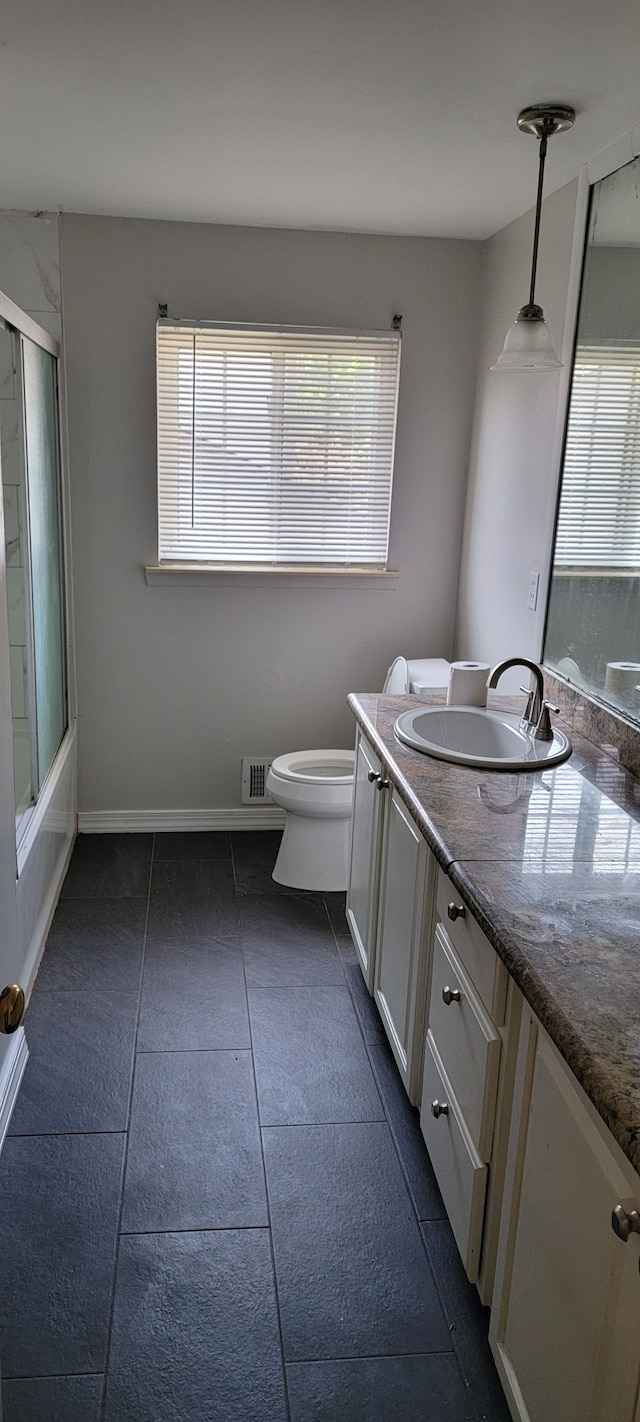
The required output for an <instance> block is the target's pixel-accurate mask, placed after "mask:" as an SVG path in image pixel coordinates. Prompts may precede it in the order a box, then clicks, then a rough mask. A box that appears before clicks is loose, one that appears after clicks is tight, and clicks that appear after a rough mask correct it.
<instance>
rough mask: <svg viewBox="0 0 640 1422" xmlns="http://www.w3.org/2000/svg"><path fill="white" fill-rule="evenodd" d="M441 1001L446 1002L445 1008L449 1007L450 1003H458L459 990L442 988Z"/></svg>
mask: <svg viewBox="0 0 640 1422" xmlns="http://www.w3.org/2000/svg"><path fill="white" fill-rule="evenodd" d="M442 1001H443V1002H446V1004H447V1007H450V1006H451V1003H452V1002H459V1001H460V989H459V988H450V987H443V989H442Z"/></svg>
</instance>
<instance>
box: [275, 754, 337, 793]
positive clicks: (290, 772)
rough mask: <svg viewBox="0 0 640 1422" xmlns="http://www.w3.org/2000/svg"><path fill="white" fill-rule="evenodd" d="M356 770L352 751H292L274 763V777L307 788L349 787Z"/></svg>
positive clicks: (278, 757)
mask: <svg viewBox="0 0 640 1422" xmlns="http://www.w3.org/2000/svg"><path fill="white" fill-rule="evenodd" d="M353 767H354V753H353V751H349V750H322V751H317V750H310V751H290V752H289V753H288V754H287V755H279V756H276V759H275V760H274V761H272V762H271V771H272V773H273V774H274V775H279V776H280V778H281V779H282V780H290V781H293V782H299V783H301V784H306V785H345V784H348V783H350V782H351V781H352V780H353Z"/></svg>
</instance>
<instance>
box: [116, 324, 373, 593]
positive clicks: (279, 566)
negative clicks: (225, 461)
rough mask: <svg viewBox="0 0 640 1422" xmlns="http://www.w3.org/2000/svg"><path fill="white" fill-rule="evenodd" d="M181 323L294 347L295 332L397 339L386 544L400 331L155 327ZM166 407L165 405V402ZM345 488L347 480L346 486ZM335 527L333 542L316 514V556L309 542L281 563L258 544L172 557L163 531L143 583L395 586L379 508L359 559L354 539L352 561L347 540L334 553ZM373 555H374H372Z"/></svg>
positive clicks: (366, 344) (327, 337)
mask: <svg viewBox="0 0 640 1422" xmlns="http://www.w3.org/2000/svg"><path fill="white" fill-rule="evenodd" d="M181 328H186V330H187V331H189V332H197V331H202V332H210V333H214V337H215V336H217V334H218V333H219V332H222V333H224V332H229V333H230V334H233V335H236V334H237V335H239V336H241V337H242V336H244V337H245V338H246V336H247V335H248V336H251V335H253V333H254V332H255V333H256V337H257V339H259V338H262V339H264V337H265V336H267V338H269V337H273V336H275V337H276V338H277V337H280V336H284V337H285V339H291V338H293V340H294V348H295V339H296V338H300V337H301V338H302V344H303V346H304V344H305V343H306V341H307V340H309V339H311V341H313V340H314V338H316V337H317V339H318V347H319V348H322V345H323V343H324V344H325V348H326V343H327V342H329V343H330V342H331V340H332V338H334V337H335V341H336V346H337V348H338V349H339V346H340V342H341V341H343V342H344V341H345V338H346V339H347V340H348V341H353V340H354V338H355V341H356V342H357V343H358V344H359V343H360V342H362V346H363V348H364V349H365V350H366V349H367V348H369V349H370V348H372V346H373V348H375V344H379V346H382V347H383V346H384V345H385V344H387V343H388V345H389V346H391V345H392V344H394V345H396V347H397V354H396V356H395V362H396V364H395V380H394V382H393V385H392V386H389V385H387V396H386V398H387V411H388V410H389V408H390V406H389V391H390V390H392V391H393V395H394V411H393V419H392V425H391V431H390V432H391V441H390V456H388V457H390V459H391V463H390V466H389V468H388V471H387V473H386V474H385V473H383V474H382V483H381V484H380V488H381V489H385V488H386V490H387V493H386V498H387V505H386V513H385V518H386V534H385V537H386V544H387V546H388V537H389V524H390V516H391V487H392V478H393V446H394V443H395V425H396V416H397V393H398V381H399V354H400V350H399V340H400V333H399V331H395V330H394V331H385V332H380V331H376V332H368V331H356V332H354V331H344V330H341V331H334V330H324V329H322V328H309V329H306V328H300V327H264V326H250V325H238V324H233V325H232V324H230V323H214V322H193V321H190V322H186V321H185V322H179V321H169V320H161V321H159V322H158V331H159V333H160V332H161V331H162V330H163V329H164V330H165V332H166V333H167V335H168V336H169V338H170V335H171V334H173V333H175V334H177V335H178V338H179V337H180V330H181ZM161 360H162V357H159V362H158V372H159V376H158V378H159V381H160V378H161V377H160V370H161ZM387 369H388V366H387ZM392 369H393V367H392ZM387 381H388V376H387ZM394 387H395V388H394ZM383 388H384V387H383ZM205 392H206V387H205ZM169 398H171V397H169ZM204 398H207V395H206V393H205V397H204ZM216 398H218V397H216ZM158 407H159V409H158V417H159V485H160V484H161V483H162V480H163V477H164V478H165V480H166V477H167V474H166V472H165V473H164V474H163V473H161V472H160V468H161V450H162V448H163V444H162V440H163V434H161V430H160V425H161V421H162V418H163V416H162V413H161V411H162V406H161V401H160V397H159V400H158ZM169 408H170V407H169ZM205 408H206V407H205ZM337 408H338V410H339V408H340V407H339V406H338V407H337ZM225 409H226V405H225ZM295 409H296V407H295V406H294V411H295ZM225 418H226V416H225ZM378 418H379V415H376V419H378ZM205 428H206V426H205ZM169 429H170V433H169V445H168V446H167V445H166V443H165V445H164V449H167V448H168V450H169V458H170V459H172V458H174V455H173V445H174V444H175V436H174V435H173V432H172V429H171V426H169ZM389 429H390V427H389V423H388V415H387V431H389ZM387 439H389V434H387ZM375 448H376V446H375V445H374V449H375ZM294 455H295V447H294ZM164 458H165V460H166V455H165V456H164ZM375 459H376V462H375V464H374V465H372V466H371V468H372V470H374V471H376V479H377V478H378V477H380V476H379V474H378V471H379V470H380V468H381V467H382V466H380V464H379V462H378V460H379V455H378V454H376V456H375ZM205 467H206V466H205ZM290 467H291V466H290ZM293 467H294V468H295V464H294V466H293ZM165 468H166V466H165ZM172 472H173V471H172V466H171V464H170V465H169V466H168V478H169V480H170V481H171V478H172ZM181 477H182V478H184V471H182V475H181ZM277 477H280V476H277ZM385 481H386V483H385ZM214 487H215V486H214ZM289 487H290V488H291V486H289ZM347 488H348V486H347ZM169 497H170V499H172V498H175V496H174V495H169ZM293 497H294V498H295V497H296V492H295V486H294V491H293ZM298 497H299V496H298ZM160 499H161V494H160V489H159V501H160ZM165 504H166V500H165ZM312 507H313V506H312ZM360 507H362V506H361V505H360ZM300 508H301V509H302V514H304V504H303V505H301V506H300ZM294 509H295V512H296V516H300V517H302V514H299V513H298V509H297V503H296V505H295V506H294ZM250 512H252V511H251V510H250ZM357 512H358V506H357V505H356V513H357ZM363 516H364V517H367V518H368V517H369V515H368V514H367V513H366V506H365V513H364V515H363ZM239 517H240V525H239V526H240V528H242V518H243V514H242V512H240V515H239ZM249 526H250V525H249ZM285 527H286V526H285ZM325 527H328V529H329V533H328V534H327V532H325ZM362 527H363V534H364V535H365V536H366V531H367V525H366V524H364V525H363V526H362ZM300 528H301V530H302V533H301V537H302V544H301V547H302V546H304V537H305V535H306V534H307V532H308V530H307V526H306V525H305V522H304V519H302V522H301V524H300ZM334 528H335V529H336V530H337V535H338V542H337V544H336V543H335V542H333V534H332V531H331V525H330V524H329V525H328V526H325V525H324V524H323V519H322V518H321V519H320V520H319V523H318V537H319V539H320V540H321V542H320V546H319V549H318V557H317V559H316V560H314V550H313V548H312V549H311V550H310V553H309V557H308V558H306V559H301V560H300V561H299V562H297V561H296V562H292V563H286V562H284V561H282V562H278V561H277V554H276V556H274V558H273V561H270V560H269V558H268V557H267V556H265V551H264V549H262V551H258V552H257V554H256V557H255V558H254V559H251V560H247V561H244V560H243V561H242V562H238V561H237V560H234V559H233V557H230V558H229V560H228V561H227V560H226V559H225V558H224V551H222V554H221V555H220V554H219V555H218V556H214V557H213V558H212V560H211V561H208V560H207V559H206V557H203V559H202V560H200V558H199V556H196V558H195V559H193V558H192V559H189V558H188V557H186V558H172V557H171V556H170V554H169V548H170V546H171V541H170V539H167V538H166V537H165V544H166V547H167V558H162V557H159V559H158V562H157V563H155V564H147V565H146V566H145V569H144V572H145V578H146V581H147V583H148V584H150V585H153V584H158V583H163V582H166V583H173V584H174V585H175V584H176V583H178V582H184V583H191V584H193V583H194V582H199V583H201V584H202V585H208V586H211V585H212V584H214V583H216V582H219V583H222V584H223V585H224V584H227V585H228V584H229V583H230V582H233V583H235V584H236V585H239V584H240V583H242V582H244V583H245V584H247V585H251V586H255V585H256V582H257V581H259V582H260V583H261V585H263V586H276V585H287V586H291V584H292V582H295V581H296V580H298V579H300V580H304V583H305V584H306V585H309V583H310V582H312V583H314V584H315V585H317V586H321V587H327V586H332V585H335V586H341V587H345V586H349V587H354V588H355V587H360V586H371V585H374V586H379V587H382V586H386V587H395V586H397V582H398V577H399V574H398V572H397V571H395V570H393V569H389V567H388V564H387V563H386V562H385V561H383V560H381V559H380V554H379V552H378V549H379V548H380V537H381V532H380V528H381V526H380V523H379V514H378V533H377V539H378V548H376V546H375V544H374V545H373V548H372V547H371V545H369V550H368V552H369V556H368V557H367V558H365V559H364V560H363V561H356V559H357V557H358V552H359V550H358V545H357V543H356V545H355V549H354V547H353V544H351V548H352V550H353V552H354V553H355V556H354V558H353V561H348V559H349V547H348V546H347V544H346V543H345V544H344V547H345V558H344V561H343V562H340V561H337V558H336V555H337V554H338V552H339V551H341V549H340V539H341V537H342V530H341V529H340V525H339V524H334ZM212 530H213V532H214V534H215V526H214V525H212ZM327 537H328V538H329V543H328V544H325V545H324V546H326V547H327V548H328V549H329V550H330V553H331V555H332V556H330V557H328V558H327V559H326V561H323V559H322V547H323V543H322V540H326V538H327ZM194 541H195V542H197V540H194ZM238 541H239V540H238V539H237V538H236V543H238ZM188 546H189V545H188V543H187V544H186V546H185V553H186V552H187V549H188ZM374 549H375V554H377V556H375V554H374ZM230 551H231V550H230ZM372 555H373V556H372ZM374 556H375V561H374Z"/></svg>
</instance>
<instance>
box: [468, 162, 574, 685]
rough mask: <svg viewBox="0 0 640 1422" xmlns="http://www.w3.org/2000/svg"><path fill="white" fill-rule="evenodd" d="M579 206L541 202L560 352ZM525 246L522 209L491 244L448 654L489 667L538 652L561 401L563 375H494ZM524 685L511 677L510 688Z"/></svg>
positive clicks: (567, 190) (542, 264) (520, 296)
mask: <svg viewBox="0 0 640 1422" xmlns="http://www.w3.org/2000/svg"><path fill="white" fill-rule="evenodd" d="M577 199H578V183H577V181H576V182H573V183H570V184H568V185H567V186H566V187H564V188H561V189H559V191H558V192H556V193H553V195H552V196H551V197H549V198H547V199H546V201H545V203H544V205H543V215H542V224H541V237H540V256H539V264H538V280H537V286H536V300H537V301H539V303H540V305H541V306H542V307H543V308H544V313H545V317H546V320H547V323H548V325H549V327H550V330H551V335H552V339H553V342H554V345H555V348H556V350H557V351H558V353H560V352H562V347H563V340H564V332H565V318H566V316H567V294H568V290H569V274H570V267H571V257H572V246H573V237H574V225H575V221H576V204H577ZM532 241H533V214H532V213H527V214H525V216H524V217H521V218H519V219H518V221H517V222H513V223H511V224H510V225H509V226H508V227H505V228H504V229H503V230H502V231H501V232H498V233H497V234H496V235H495V236H494V237H492V238H491V239H490V240H489V242H488V243H487V265H486V277H485V289H484V304H483V313H482V326H481V337H480V342H479V353H478V379H477V386H476V403H475V413H474V421H473V436H472V449H471V460H470V466H469V484H468V494H467V507H466V518H465V533H464V544H463V551H462V559H461V568H460V586H459V593H458V612H457V624H456V641H455V651H456V657H461V658H465V659H466V658H474V659H477V660H480V661H487V662H489V663H491V664H493V663H494V662H497V661H499V660H501V659H502V658H503V657H508V656H518V655H523V656H527V657H533V658H534V659H537V658H538V656H539V653H540V633H541V627H542V620H543V617H542V614H543V610H544V601H545V598H546V588H545V574H546V559H547V550H548V546H549V536H550V528H551V527H552V525H553V520H554V514H555V502H556V491H557V483H558V463H557V459H556V454H555V441H556V421H557V419H558V415H559V412H560V413H561V410H562V405H563V404H564V401H565V399H566V378H567V376H568V371H564V372H555V371H554V372H544V373H541V374H535V373H532V372H528V373H526V374H523V373H511V374H505V373H504V372H499V373H498V372H492V371H491V369H490V367H491V365H492V364H493V362H494V361H495V360H496V358H497V356H498V355H499V353H500V351H501V350H502V345H503V341H504V337H505V334H506V331H507V329H508V327H509V326H510V325H511V323H512V322H513V321H514V320H515V318H516V316H517V313H518V310H519V308H520V307H521V306H522V305H524V303H525V302H526V300H527V298H528V291H529V279H530V272H531V247H532ZM532 570H539V571H541V573H542V577H541V584H540V594H539V608H538V612H537V613H534V612H532V611H530V610H529V608H528V607H527V595H528V590H529V575H530V572H531V571H532ZM521 679H522V678H521V676H520V675H519V674H518V673H516V674H515V676H514V678H513V682H512V685H511V689H513V687H514V686H515V688H516V689H517V683H518V681H519V680H521ZM504 687H505V689H507V690H508V689H509V687H510V684H509V683H507V682H505V683H504Z"/></svg>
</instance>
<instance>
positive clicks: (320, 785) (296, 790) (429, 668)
mask: <svg viewBox="0 0 640 1422" xmlns="http://www.w3.org/2000/svg"><path fill="white" fill-rule="evenodd" d="M448 681H449V662H446V661H444V660H443V659H442V658H441V657H437V658H436V657H431V658H425V659H422V660H415V661H407V660H406V659H405V658H404V657H396V659H395V661H394V662H393V663H392V665H391V666H390V667H389V670H388V672H387V676H386V679H385V683H384V688H383V690H384V691H385V692H388V693H389V695H403V694H405V693H406V692H409V691H413V692H416V693H418V692H420V691H426V690H428V689H429V688H433V687H440V686H442V687H444V686H447V684H448ZM353 776H354V752H353V751H352V750H309V751H292V752H290V753H289V754H288V755H279V756H277V757H276V759H275V760H274V761H272V764H271V767H270V769H269V773H268V775H267V790H268V792H269V794H270V796H271V799H272V800H273V802H274V804H275V805H280V806H281V807H282V809H283V810H286V812H287V820H286V824H285V827H284V834H283V836H282V840H281V843H280V849H279V851H278V858H277V859H276V862H275V867H274V869H273V874H272V878H274V879H275V881H276V883H277V884H285V885H286V886H287V888H290V889H315V890H324V891H325V892H326V893H328V892H330V891H332V890H343V889H346V887H347V878H348V873H349V839H350V832H351V805H352V801H353Z"/></svg>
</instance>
